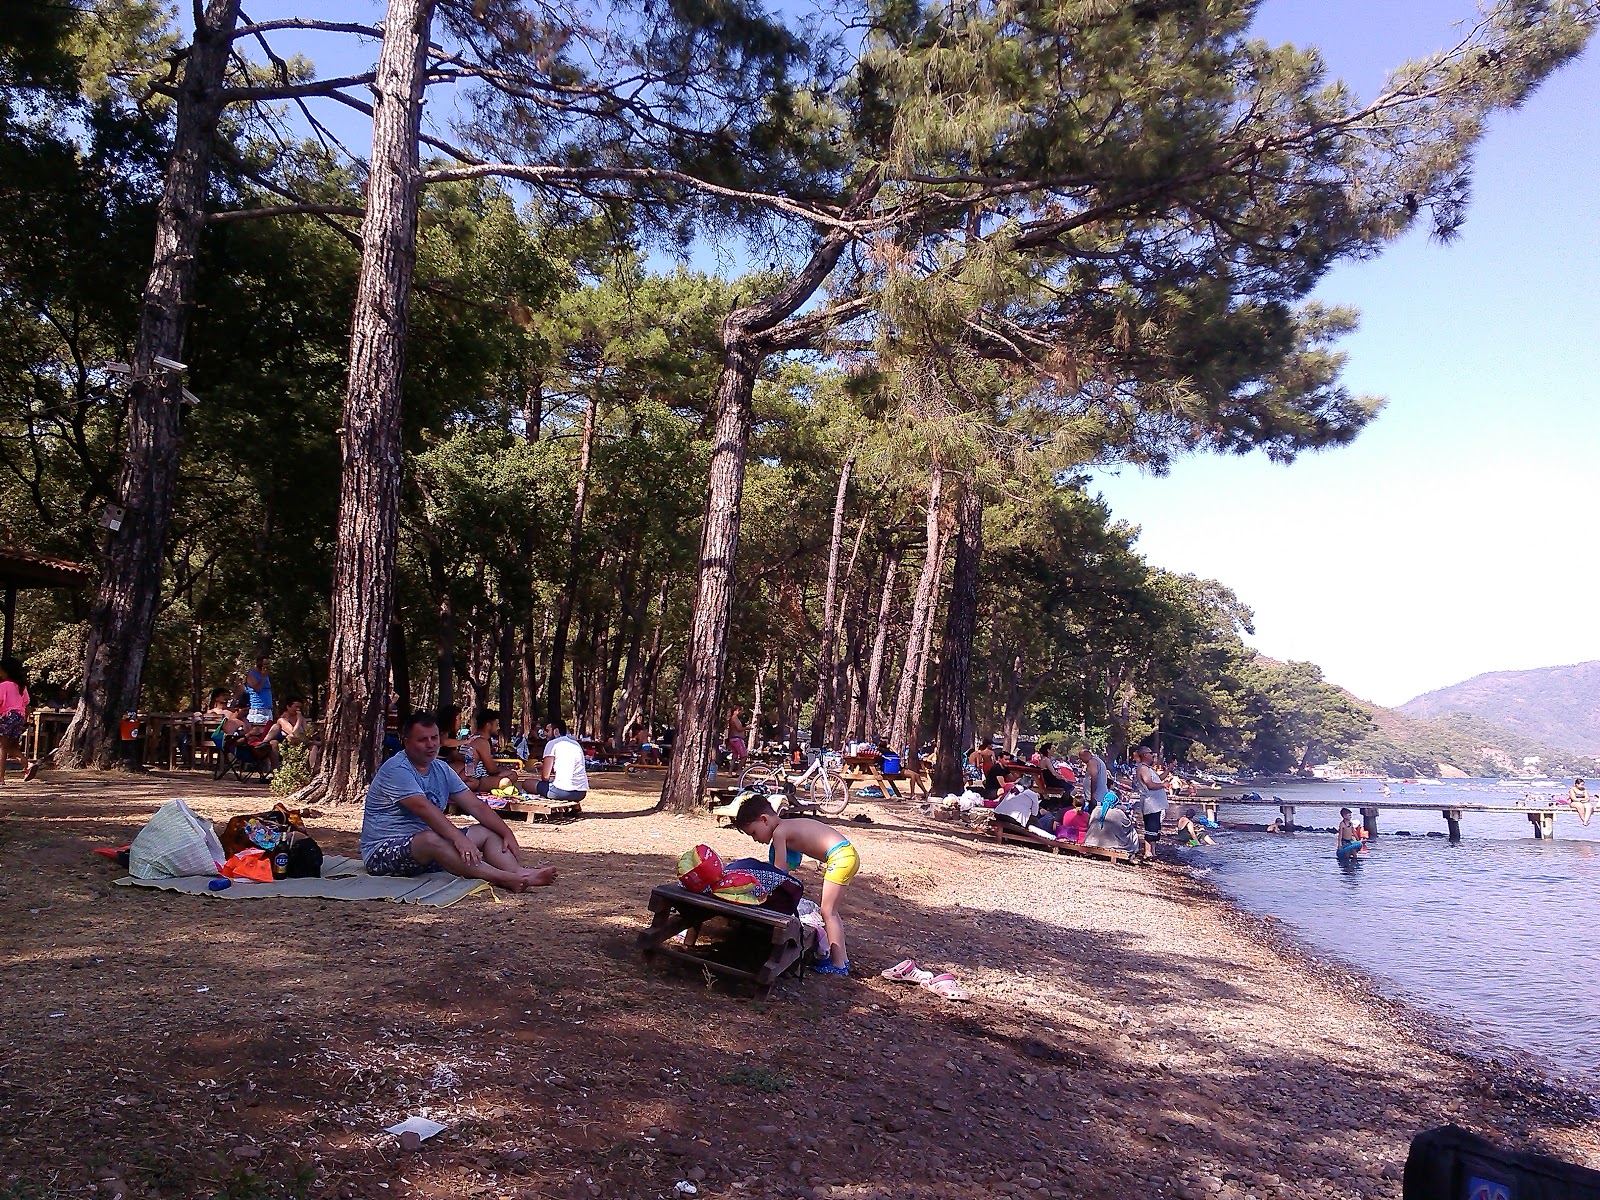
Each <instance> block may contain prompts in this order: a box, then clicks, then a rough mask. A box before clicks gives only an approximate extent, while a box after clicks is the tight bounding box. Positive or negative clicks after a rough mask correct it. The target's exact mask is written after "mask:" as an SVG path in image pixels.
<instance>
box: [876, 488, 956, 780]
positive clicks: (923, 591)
mask: <svg viewBox="0 0 1600 1200" xmlns="http://www.w3.org/2000/svg"><path fill="white" fill-rule="evenodd" d="M943 488H944V471H943V469H942V468H941V467H940V466H939V461H938V459H935V460H934V462H933V473H932V475H931V476H930V477H929V480H928V515H927V529H928V553H927V556H926V557H925V558H924V559H923V560H922V575H921V577H920V578H919V579H918V580H917V593H916V599H915V600H914V601H913V602H912V608H911V625H910V628H909V629H907V631H906V659H905V662H904V663H903V664H902V665H901V667H900V684H899V686H898V687H897V688H896V689H895V694H894V721H893V723H892V725H891V726H890V729H889V742H890V744H891V745H892V746H893V747H894V748H895V749H907V748H909V749H910V750H911V751H912V752H913V753H915V752H916V749H917V748H916V747H915V746H912V745H911V738H912V736H913V730H912V727H911V726H912V720H913V717H912V712H911V707H912V704H913V703H914V701H915V699H916V693H917V686H918V683H919V681H920V679H921V677H922V657H923V649H922V647H923V644H924V642H925V641H926V636H925V634H926V631H927V627H928V624H929V622H930V621H931V620H932V613H930V612H929V608H930V606H932V604H933V601H934V599H935V597H936V596H937V595H938V587H939V574H940V570H941V568H942V567H943V565H944V563H943V546H942V544H941V542H942V538H941V534H940V524H939V523H940V512H939V503H940V495H941V493H942V491H943Z"/></svg>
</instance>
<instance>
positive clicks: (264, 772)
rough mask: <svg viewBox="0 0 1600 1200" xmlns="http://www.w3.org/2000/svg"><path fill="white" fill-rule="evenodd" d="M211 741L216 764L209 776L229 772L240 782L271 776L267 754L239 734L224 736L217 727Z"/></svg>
mask: <svg viewBox="0 0 1600 1200" xmlns="http://www.w3.org/2000/svg"><path fill="white" fill-rule="evenodd" d="M211 743H212V745H214V746H216V747H217V766H216V770H215V771H213V772H212V775H211V778H213V779H221V778H222V777H223V776H225V775H227V774H229V773H230V772H231V773H232V775H233V777H234V778H235V779H237V780H238V781H239V782H240V783H244V782H246V781H247V780H248V779H250V778H252V777H254V778H255V779H257V780H259V781H260V782H262V783H265V782H266V781H267V780H268V779H269V778H271V776H272V767H271V763H269V762H268V760H267V756H266V755H265V754H262V753H261V752H260V751H259V750H257V749H256V748H255V747H254V746H252V745H251V744H250V743H249V742H247V741H245V739H244V737H243V736H242V735H241V734H237V733H235V734H229V735H228V736H226V737H224V736H223V733H222V730H221V728H220V727H219V728H218V729H217V731H216V732H215V733H213V734H212V735H211Z"/></svg>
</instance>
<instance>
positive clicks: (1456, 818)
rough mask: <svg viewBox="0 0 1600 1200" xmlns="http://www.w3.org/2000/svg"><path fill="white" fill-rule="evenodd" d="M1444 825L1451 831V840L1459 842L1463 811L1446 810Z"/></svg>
mask: <svg viewBox="0 0 1600 1200" xmlns="http://www.w3.org/2000/svg"><path fill="white" fill-rule="evenodd" d="M1444 823H1445V825H1446V827H1447V828H1448V829H1449V830H1450V840H1451V841H1452V842H1459V841H1460V840H1461V810H1460V809H1459V808H1447V809H1445V810H1444Z"/></svg>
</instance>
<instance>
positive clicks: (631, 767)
mask: <svg viewBox="0 0 1600 1200" xmlns="http://www.w3.org/2000/svg"><path fill="white" fill-rule="evenodd" d="M666 769H667V764H666V763H642V762H631V763H627V764H626V765H624V766H623V768H622V770H623V772H624V773H625V774H628V775H638V774H641V773H642V772H645V771H665V770H666Z"/></svg>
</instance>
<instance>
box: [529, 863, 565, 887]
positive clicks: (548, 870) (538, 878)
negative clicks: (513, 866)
mask: <svg viewBox="0 0 1600 1200" xmlns="http://www.w3.org/2000/svg"><path fill="white" fill-rule="evenodd" d="M556 875H557V871H556V869H555V868H554V867H527V868H524V870H523V872H522V878H523V882H524V883H525V884H526V885H527V886H528V887H549V886H550V885H551V884H552V883H554V882H555V881H556Z"/></svg>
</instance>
